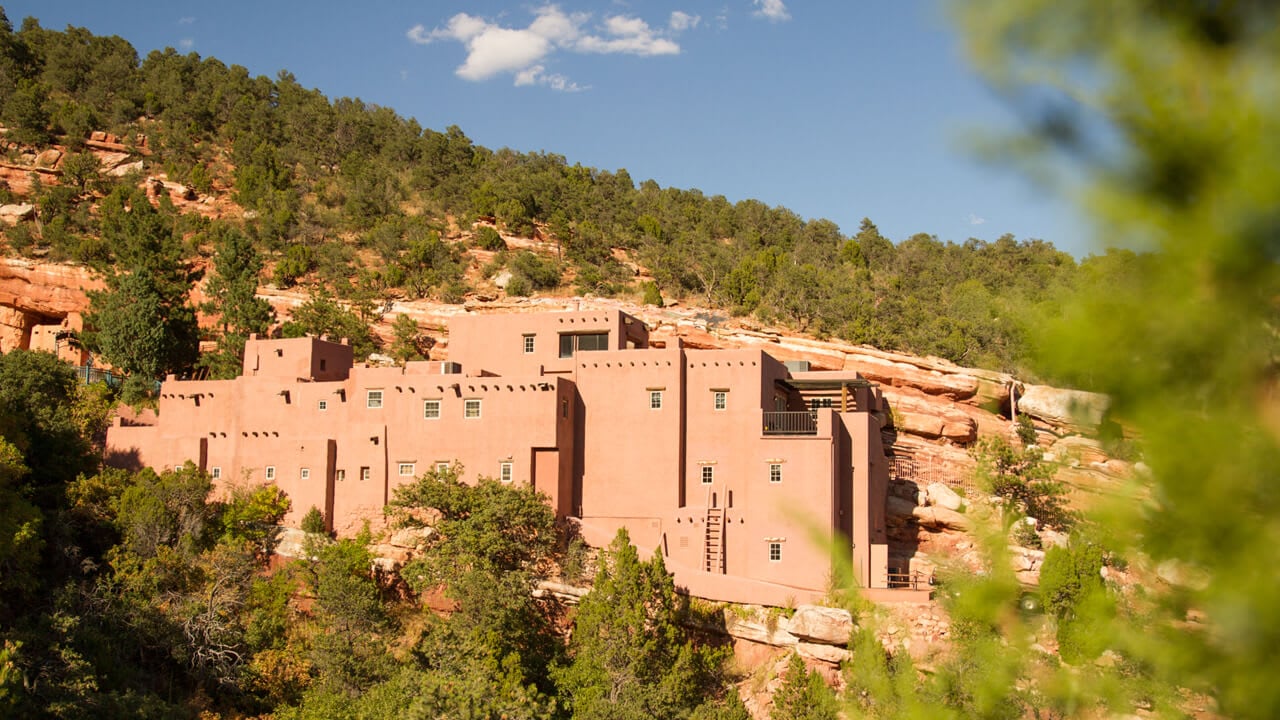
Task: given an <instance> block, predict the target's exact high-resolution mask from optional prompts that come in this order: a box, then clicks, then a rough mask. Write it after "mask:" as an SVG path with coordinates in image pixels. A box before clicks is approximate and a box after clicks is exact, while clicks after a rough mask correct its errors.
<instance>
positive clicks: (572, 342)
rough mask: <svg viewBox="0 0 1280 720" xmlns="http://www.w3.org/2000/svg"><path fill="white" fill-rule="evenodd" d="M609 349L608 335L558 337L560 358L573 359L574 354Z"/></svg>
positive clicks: (593, 334) (592, 334)
mask: <svg viewBox="0 0 1280 720" xmlns="http://www.w3.org/2000/svg"><path fill="white" fill-rule="evenodd" d="M608 349H609V333H607V332H603V333H585V334H582V335H561V336H560V357H562V358H568V357H573V354H574V352H588V351H596V350H608Z"/></svg>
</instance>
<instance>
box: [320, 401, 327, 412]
mask: <svg viewBox="0 0 1280 720" xmlns="http://www.w3.org/2000/svg"><path fill="white" fill-rule="evenodd" d="M319 407H320V412H324V411H325V410H328V409H329V401H328V400H321V401H320V405H319Z"/></svg>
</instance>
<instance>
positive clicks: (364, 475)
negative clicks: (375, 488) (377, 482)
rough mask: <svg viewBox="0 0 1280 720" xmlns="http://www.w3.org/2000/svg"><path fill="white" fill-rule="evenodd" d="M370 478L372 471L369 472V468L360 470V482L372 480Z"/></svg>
mask: <svg viewBox="0 0 1280 720" xmlns="http://www.w3.org/2000/svg"><path fill="white" fill-rule="evenodd" d="M372 477H373V472H372V471H370V469H369V467H368V466H365V467H362V468H360V479H361V480H369V479H370V478H372Z"/></svg>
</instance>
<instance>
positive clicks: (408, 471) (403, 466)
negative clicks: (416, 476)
mask: <svg viewBox="0 0 1280 720" xmlns="http://www.w3.org/2000/svg"><path fill="white" fill-rule="evenodd" d="M413 471H414V464H413V463H411V462H402V463H400V465H399V466H397V468H396V472H397V473H398V474H399V475H400V477H413Z"/></svg>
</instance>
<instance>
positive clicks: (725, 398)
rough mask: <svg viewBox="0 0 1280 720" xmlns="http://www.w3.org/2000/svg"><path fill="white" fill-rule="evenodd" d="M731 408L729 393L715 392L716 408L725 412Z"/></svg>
mask: <svg viewBox="0 0 1280 720" xmlns="http://www.w3.org/2000/svg"><path fill="white" fill-rule="evenodd" d="M727 407H729V393H728V392H726V391H724V390H716V391H715V408H716V409H717V410H724V409H725V408H727Z"/></svg>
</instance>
